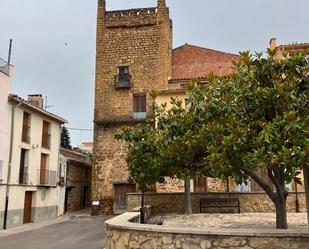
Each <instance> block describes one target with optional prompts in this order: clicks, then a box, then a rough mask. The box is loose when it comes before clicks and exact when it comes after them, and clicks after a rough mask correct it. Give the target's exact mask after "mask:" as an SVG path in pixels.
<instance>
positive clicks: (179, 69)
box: [173, 44, 240, 79]
mask: <svg viewBox="0 0 309 249" xmlns="http://www.w3.org/2000/svg"><path fill="white" fill-rule="evenodd" d="M239 58H240V56H239V55H236V54H230V53H225V52H221V51H216V50H212V49H208V48H202V47H198V46H193V45H189V44H185V45H183V46H181V47H178V48H176V49H174V50H173V79H189V78H203V77H207V76H208V75H209V74H210V73H211V72H212V73H214V74H215V75H221V76H223V75H227V74H231V73H233V68H232V63H231V61H232V60H237V59H239Z"/></svg>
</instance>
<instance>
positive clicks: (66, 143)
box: [61, 126, 72, 149]
mask: <svg viewBox="0 0 309 249" xmlns="http://www.w3.org/2000/svg"><path fill="white" fill-rule="evenodd" d="M61 147H62V148H65V149H72V146H71V138H70V133H69V131H68V129H67V128H66V127H65V126H62V128H61Z"/></svg>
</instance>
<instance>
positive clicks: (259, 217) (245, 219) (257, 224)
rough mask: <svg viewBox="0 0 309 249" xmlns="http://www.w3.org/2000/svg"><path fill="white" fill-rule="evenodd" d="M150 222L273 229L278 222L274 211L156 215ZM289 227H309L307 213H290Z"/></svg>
mask: <svg viewBox="0 0 309 249" xmlns="http://www.w3.org/2000/svg"><path fill="white" fill-rule="evenodd" d="M150 223H156V224H162V223H163V226H167V227H201V228H208V229H210V228H214V229H216V228H253V229H273V228H275V226H276V225H275V224H276V214H274V213H243V214H193V215H179V214H166V215H156V216H153V217H152V218H151V219H150ZM288 225H289V229H307V228H308V225H307V214H306V213H289V214H288Z"/></svg>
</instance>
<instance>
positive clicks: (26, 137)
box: [21, 112, 30, 144]
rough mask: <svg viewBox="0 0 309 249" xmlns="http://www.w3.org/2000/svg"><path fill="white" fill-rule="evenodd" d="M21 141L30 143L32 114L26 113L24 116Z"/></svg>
mask: <svg viewBox="0 0 309 249" xmlns="http://www.w3.org/2000/svg"><path fill="white" fill-rule="evenodd" d="M22 129H23V130H22V136H21V140H22V142H24V143H28V144H29V143H30V114H29V113H27V112H24V116H23V128H22Z"/></svg>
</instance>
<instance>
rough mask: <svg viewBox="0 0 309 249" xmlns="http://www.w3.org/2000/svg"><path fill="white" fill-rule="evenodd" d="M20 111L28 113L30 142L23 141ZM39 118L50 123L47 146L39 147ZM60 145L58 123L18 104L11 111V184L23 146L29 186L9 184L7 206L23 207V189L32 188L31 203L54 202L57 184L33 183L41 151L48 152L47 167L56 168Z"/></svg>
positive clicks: (49, 204)
mask: <svg viewBox="0 0 309 249" xmlns="http://www.w3.org/2000/svg"><path fill="white" fill-rule="evenodd" d="M24 111H27V112H28V113H30V115H31V118H30V144H27V143H23V142H22V141H21V140H22V121H23V114H24ZM43 120H45V121H47V122H49V123H50V134H51V143H50V145H51V147H50V150H48V149H44V148H42V147H41V143H42V131H43ZM59 147H60V124H58V123H56V122H54V121H52V120H49V119H46V118H43V117H42V116H40V115H39V114H37V113H35V112H30V111H28V110H25V109H24V108H23V107H18V108H17V109H16V111H15V125H14V139H13V154H12V155H13V160H12V171H11V181H10V183H11V184H16V185H18V183H19V167H20V155H21V149H22V148H23V149H27V150H28V151H29V153H28V160H27V161H28V163H27V165H28V174H29V181H28V185H31V186H11V187H10V202H9V210H16V209H23V208H24V207H23V205H24V196H25V191H34V193H33V199H32V207H47V206H57V203H58V200H57V188H55V187H36V185H38V184H39V172H38V170H39V169H40V163H41V153H44V154H48V155H49V159H48V163H47V169H48V170H52V171H58V160H59V159H58V156H59Z"/></svg>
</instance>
